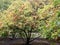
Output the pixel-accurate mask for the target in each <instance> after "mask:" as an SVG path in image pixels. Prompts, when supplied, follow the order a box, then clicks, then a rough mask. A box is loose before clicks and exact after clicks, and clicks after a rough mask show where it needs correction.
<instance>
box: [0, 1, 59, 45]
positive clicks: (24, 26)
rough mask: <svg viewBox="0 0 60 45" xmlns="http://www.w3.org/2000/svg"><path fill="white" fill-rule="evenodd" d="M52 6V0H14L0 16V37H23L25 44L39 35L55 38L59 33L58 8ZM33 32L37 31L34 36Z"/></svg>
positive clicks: (27, 44)
mask: <svg viewBox="0 0 60 45" xmlns="http://www.w3.org/2000/svg"><path fill="white" fill-rule="evenodd" d="M42 2H43V3H42ZM48 2H49V1H48ZM54 6H55V5H54V4H53V2H52V3H47V4H45V1H42V0H41V1H40V0H28V1H27V0H18V1H17V0H16V1H14V2H13V3H12V4H11V5H10V6H9V8H8V9H7V10H6V11H5V12H4V13H3V16H2V18H1V20H2V22H3V26H2V27H1V29H0V30H3V32H2V33H1V34H2V37H6V38H8V37H9V36H12V38H16V37H18V38H23V40H24V41H25V42H26V43H25V45H29V44H30V42H32V41H33V40H35V39H37V38H39V37H41V38H43V37H44V38H47V39H57V37H58V34H60V31H59V30H60V29H59V28H60V27H59V24H58V21H59V18H58V15H59V11H58V9H59V8H56V7H54ZM57 24H58V25H57ZM34 32H37V33H38V35H37V36H36V37H35V36H34V34H33V33H34ZM37 33H35V35H36V34H37ZM33 36H34V37H33ZM31 38H33V39H31Z"/></svg>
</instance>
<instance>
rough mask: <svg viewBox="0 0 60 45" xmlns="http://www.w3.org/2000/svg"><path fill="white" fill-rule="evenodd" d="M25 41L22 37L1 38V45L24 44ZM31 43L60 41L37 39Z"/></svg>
mask: <svg viewBox="0 0 60 45" xmlns="http://www.w3.org/2000/svg"><path fill="white" fill-rule="evenodd" d="M24 44H25V42H24V41H23V40H22V39H21V38H17V39H11V38H0V45H24ZM30 44H31V45H60V42H58V41H54V40H47V39H36V40H34V41H33V42H31V43H30Z"/></svg>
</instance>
